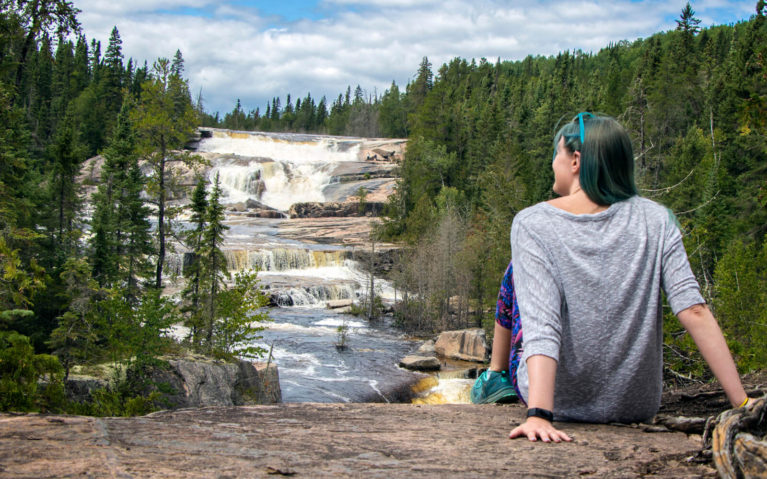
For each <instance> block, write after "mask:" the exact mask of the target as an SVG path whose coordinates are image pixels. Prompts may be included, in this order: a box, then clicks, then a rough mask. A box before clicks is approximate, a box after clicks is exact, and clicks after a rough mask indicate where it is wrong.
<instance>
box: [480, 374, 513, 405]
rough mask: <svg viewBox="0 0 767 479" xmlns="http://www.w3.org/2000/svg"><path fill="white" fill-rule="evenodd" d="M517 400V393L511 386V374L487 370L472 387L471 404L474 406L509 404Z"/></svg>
mask: <svg viewBox="0 0 767 479" xmlns="http://www.w3.org/2000/svg"><path fill="white" fill-rule="evenodd" d="M516 400H517V393H516V391H514V386H512V385H511V379H510V378H509V373H507V372H506V371H502V372H500V373H499V372H498V371H491V370H489V369H486V370H485V371H484V372H483V373H482V374H480V375H479V377H478V378H477V380H476V381H475V382H474V386H472V387H471V402H472V403H474V404H489V403H494V402H497V403H507V402H514V401H516Z"/></svg>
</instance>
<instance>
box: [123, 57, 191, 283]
mask: <svg viewBox="0 0 767 479" xmlns="http://www.w3.org/2000/svg"><path fill="white" fill-rule="evenodd" d="M176 70H178V69H176ZM130 118H131V121H132V122H133V125H134V128H135V131H136V132H137V140H138V141H137V148H138V151H139V153H140V155H141V156H143V158H144V159H145V160H146V161H147V162H149V164H150V165H152V169H153V175H152V177H151V178H150V181H149V184H148V190H149V193H150V194H151V195H152V196H154V197H155V202H156V204H157V208H158V211H157V238H158V241H157V243H158V258H157V269H156V274H155V287H156V288H158V289H160V288H162V278H163V266H164V263H165V253H166V241H167V237H168V236H169V235H171V234H173V232H172V231H171V230H170V223H169V222H170V220H171V219H172V217H173V216H174V211H173V210H171V209H168V208H167V201H168V195H169V193H170V192H171V191H172V190H173V188H174V186H175V183H174V178H173V176H172V175H171V174H170V173H171V172H170V171H169V170H168V164H169V163H171V162H182V163H184V164H186V165H187V166H189V167H194V166H195V165H197V164H199V163H200V162H201V161H202V160H201V159H200V158H199V157H197V156H194V155H190V154H188V153H180V152H178V151H179V150H181V149H182V147H183V146H184V144H185V143H186V141H187V140H188V139H189V138H191V137H192V133H193V131H194V127H195V126H196V124H197V121H198V118H197V114H196V110H195V109H194V107H193V106H192V101H191V97H190V95H189V86H188V84H187V81H186V80H184V79H183V78H182V77H180V76H179V74H178V72H177V71H174V70H173V68H172V65H171V63H170V62H169V60H168V59H166V58H160V59H158V60H157V61H156V62H155V63H154V66H153V75H152V77H151V78H150V79H149V80H147V81H145V82H144V83H143V84H142V85H141V95H140V98H139V101H138V103H137V105H136V107H135V108H134V109H133V110H131V114H130Z"/></svg>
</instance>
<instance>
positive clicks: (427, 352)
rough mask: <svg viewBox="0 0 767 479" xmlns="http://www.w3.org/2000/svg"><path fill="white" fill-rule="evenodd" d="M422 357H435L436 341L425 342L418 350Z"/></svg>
mask: <svg viewBox="0 0 767 479" xmlns="http://www.w3.org/2000/svg"><path fill="white" fill-rule="evenodd" d="M416 352H417V353H418V354H420V355H421V356H434V355H435V354H437V351H436V350H435V349H434V341H432V340H431V339H430V340H428V341H424V342H423V344H422V345H421V346H420V347H419V348H418V349H417V350H416Z"/></svg>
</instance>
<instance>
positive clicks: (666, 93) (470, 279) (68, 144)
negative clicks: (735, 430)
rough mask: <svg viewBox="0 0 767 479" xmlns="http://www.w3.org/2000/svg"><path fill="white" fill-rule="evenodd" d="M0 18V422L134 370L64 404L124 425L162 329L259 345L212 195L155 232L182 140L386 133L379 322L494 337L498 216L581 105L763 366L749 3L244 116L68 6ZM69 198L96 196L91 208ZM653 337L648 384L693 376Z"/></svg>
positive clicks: (763, 151)
mask: <svg viewBox="0 0 767 479" xmlns="http://www.w3.org/2000/svg"><path fill="white" fill-rule="evenodd" d="M0 7H1V12H0V374H1V375H2V376H0V409H2V410H7V409H14V410H43V411H45V410H71V409H67V407H68V406H67V404H66V401H65V399H64V396H63V392H62V391H63V390H62V386H61V384H62V382H63V381H64V380H65V379H66V376H67V375H68V374H69V373H70V370H71V369H72V368H73V367H75V366H76V365H83V364H93V363H96V362H111V363H113V364H114V365H115V366H116V367H117V368H118V369H120V368H122V369H123V370H128V371H132V372H133V374H124V375H123V376H122V377H123V378H132V379H131V380H128V379H125V380H123V381H122V382H116V383H115V385H114V387H113V388H110V389H108V390H105V391H103V395H102V399H103V400H102V401H101V402H100V403H99V404H97V405H94V406H92V407H91V408H90V409H88V410H76V411H74V412H84V413H89V414H135V413H140V412H143V411H146V410H148V409H151V407H152V405H151V401H150V400H148V399H146V398H142V397H141V395H140V394H139V392H138V391H141V390H143V386H142V385H141V384H138V383H137V381H138V382H139V383H140V378H141V377H142V374H141V372H142V371H144V370H146V369H147V368H152V367H162V366H161V364H159V362H158V360H157V356H158V355H160V354H162V353H163V352H168V351H172V350H173V349H174V348H177V347H179V346H178V345H176V344H175V343H174V342H173V341H171V340H170V339H168V338H166V337H165V336H164V335H163V334H161V332H162V331H163V330H165V329H166V328H168V327H169V326H170V325H172V324H176V323H184V324H185V325H186V326H188V327H189V328H190V331H192V334H191V336H190V338H189V339H188V343H189V344H187V346H188V347H190V348H192V349H194V350H198V351H200V352H203V353H206V354H211V355H214V356H219V357H232V356H233V355H234V354H235V351H232V349H231V348H232V344H234V343H235V342H237V341H238V340H240V339H242V338H245V337H250V336H252V335H253V334H256V333H257V331H256V330H254V329H253V328H252V327H250V326H249V324H250V320H249V318H248V316H247V314H248V313H249V312H250V311H252V310H254V309H256V308H257V307H258V306H261V305H263V304H264V297H263V295H261V294H260V291H259V289H258V287H257V280H256V276H255V273H251V274H245V275H239V276H237V277H236V278H233V279H232V281H225V280H228V279H229V278H227V275H228V273H227V272H226V269H225V264H224V263H222V259H221V256H222V254H221V250H220V245H221V244H222V242H223V234H224V230H225V228H226V226H225V225H224V224H223V209H222V205H221V203H220V194H221V191H220V186H219V185H218V184H217V182H213V183H214V184H212V185H206V184H205V183H206V181H207V180H206V179H204V178H202V177H200V178H199V179H198V181H197V187H196V188H195V189H194V191H193V192H192V193H191V196H190V197H191V198H192V204H191V207H190V208H191V210H192V222H193V223H194V226H195V228H194V229H191V230H188V231H185V232H179V231H176V230H175V229H174V222H173V219H174V218H175V216H176V215H178V213H179V212H178V211H176V210H175V209H174V208H173V207H170V206H169V203H168V198H169V197H171V196H172V195H173V194H174V191H176V190H177V189H178V188H179V185H178V184H177V182H175V181H174V173H173V169H172V167H171V165H172V164H174V163H183V164H184V165H186V166H188V167H190V168H195V166H198V165H199V164H200V162H201V160H200V159H199V158H198V157H195V155H193V154H190V153H189V152H187V151H185V150H184V145H185V144H186V143H187V142H188V141H189V139H190V138H191V137H192V136H193V135H194V131H195V128H197V127H199V126H209V127H221V128H231V129H238V130H260V131H284V132H311V133H322V134H333V135H349V136H365V137H393V138H408V139H409V142H408V146H407V155H406V158H405V160H404V162H403V163H402V164H401V166H400V171H399V174H400V177H401V179H400V181H399V183H398V188H397V190H396V193H395V194H394V195H393V196H392V197H390V199H389V202H388V203H387V205H386V208H385V215H384V217H383V218H382V219H381V221H380V222H379V223H378V226H377V228H376V234H377V240H380V241H387V242H397V243H399V244H402V245H404V248H403V251H404V252H403V258H402V261H400V262H399V263H398V265H397V266H396V267H395V269H394V271H393V272H392V273H391V278H390V279H392V280H393V281H394V282H395V284H396V285H397V286H398V288H399V289H400V290H402V291H408V292H411V293H413V294H411V295H410V296H408V295H405V297H404V299H403V300H402V301H401V302H400V303H399V304H398V305H397V307H396V311H395V314H396V318H397V321H398V322H399V324H400V325H401V326H402V327H403V328H405V329H406V330H408V331H413V332H420V333H432V332H434V331H438V330H444V329H450V328H455V327H465V326H481V327H486V328H489V329H492V321H493V310H494V304H495V298H496V295H497V292H498V287H499V285H500V280H501V277H502V275H503V272H504V270H505V268H506V265H507V263H508V261H509V257H510V251H509V228H510V225H511V222H512V219H513V217H514V215H515V214H516V213H517V212H518V211H520V210H521V209H523V208H525V207H527V206H530V205H532V204H535V203H537V202H539V201H543V200H546V199H549V198H551V197H552V195H553V193H552V192H551V185H552V182H553V174H552V172H551V166H550V161H551V159H550V158H551V151H552V147H553V145H552V139H553V136H554V134H555V132H556V131H557V129H558V126H559V125H561V124H562V123H563V122H565V121H569V120H570V119H571V118H572V117H573V116H575V115H576V114H577V113H578V112H581V111H592V112H600V113H605V114H608V115H612V116H614V117H616V118H618V119H619V121H620V122H621V123H622V124H623V125H624V126H625V127H626V128H627V129H628V131H629V132H630V135H631V138H632V141H633V146H634V154H635V161H636V176H637V181H638V184H639V188H640V192H641V194H642V195H643V196H646V197H648V198H651V199H653V200H655V201H657V202H660V203H662V204H664V205H666V206H668V207H669V208H670V209H671V210H672V211H673V212H674V213H675V215H676V217H677V219H678V220H679V222H680V225H681V227H682V231H683V234H684V241H685V247H686V249H687V253H688V256H689V257H690V261H691V263H692V266H693V270H694V272H695V274H696V276H697V277H698V280H699V282H700V284H701V287H702V290H703V293H704V296H705V297H706V300H707V301H708V303H709V305H710V306H711V307H712V309H713V310H714V313H715V315H716V317H717V318H718V320H719V322H720V324H721V326H722V328H723V330H724V332H725V335H726V337H727V339H728V342H729V344H730V347H731V349H732V351H733V353H734V355H735V357H736V360H737V362H738V366H739V368H740V369H741V371H743V372H747V371H750V370H754V369H762V368H764V367H765V366H766V365H767V241H765V233H767V18H765V15H767V5H765V2H764V0H759V1H758V2H756V3H755V12H754V15H753V16H752V17H751V18H750V19H749V20H747V21H741V22H738V23H736V24H734V25H719V26H713V27H709V28H701V27H700V21H699V20H698V19H697V18H696V17H695V12H694V11H693V10H692V8H690V6H689V4H688V5H687V7H685V9H683V10H682V12H681V13H680V16H679V18H678V20H677V28H676V29H674V30H671V31H667V32H659V33H657V34H654V35H652V36H650V37H649V38H642V39H638V40H635V41H621V42H618V43H614V44H610V45H606V46H605V47H604V48H602V49H601V50H600V51H598V52H582V51H564V52H560V53H559V54H557V55H555V56H549V57H543V56H528V57H527V58H524V59H523V60H518V61H501V60H500V59H499V60H496V61H489V60H487V59H484V58H483V59H480V60H467V59H463V58H455V59H453V60H451V61H450V62H448V63H446V64H444V65H441V66H438V67H437V66H434V65H432V64H431V63H430V61H429V60H428V58H424V59H423V60H422V62H421V64H420V65H417V66H416V65H414V67H417V70H416V72H415V75H414V77H413V80H412V81H411V82H409V83H408V84H407V85H405V86H404V87H403V88H402V89H400V87H398V85H397V84H396V83H394V82H392V84H391V86H390V88H389V89H387V90H386V91H384V92H383V93H382V94H381V95H380V96H379V95H378V94H373V95H371V94H369V93H367V92H365V91H364V90H363V89H362V88H361V87H359V86H357V87H356V88H354V89H352V88H351V87H349V88H347V89H346V91H345V92H342V93H341V94H339V95H338V97H337V98H335V99H332V101H331V102H330V103H329V102H328V101H327V100H326V98H324V97H323V98H321V99H319V100H318V101H317V100H316V99H315V98H313V97H312V96H311V94H307V95H306V96H305V97H304V98H296V99H295V102H294V100H293V99H292V98H291V96H290V95H287V96H286V98H285V101H284V104H283V103H282V101H281V99H280V98H279V97H275V98H274V99H273V100H272V101H271V102H270V103H269V104H268V105H266V109H265V111H261V110H260V109H258V108H256V109H254V110H250V111H248V112H246V111H245V108H244V107H243V105H242V104H241V102H240V101H239V100H237V101H236V104H235V107H234V109H233V110H232V111H231V112H228V113H226V114H224V115H223V117H221V115H220V114H219V113H214V114H211V113H209V112H206V111H205V108H204V104H203V98H202V96H201V95H198V96H197V98H193V96H192V94H191V93H190V90H189V84H188V81H187V80H186V79H185V77H184V59H183V56H182V54H181V52H180V51H176V52H175V54H171V53H172V52H169V57H168V58H158V59H156V60H154V61H152V63H151V65H150V64H148V63H147V62H143V63H142V64H138V63H136V62H134V60H133V59H127V60H126V59H125V58H124V56H123V53H122V41H121V39H120V34H119V31H118V29H117V28H116V27H115V28H114V29H113V31H112V34H111V36H110V39H109V42H108V45H106V48H105V49H104V51H103V53H102V45H101V44H100V43H99V42H98V41H95V40H91V41H88V39H87V38H86V37H85V36H84V35H83V33H82V31H81V28H80V24H79V21H78V14H79V13H80V12H79V11H78V9H76V8H75V7H74V6H73V4H72V2H67V1H65V0H38V1H29V0H0ZM96 155H101V156H102V157H103V162H104V163H103V167H102V178H101V181H99V183H98V184H97V185H89V184H88V179H87V175H84V174H83V172H82V171H81V170H82V165H83V163H84V162H85V160H86V159H89V158H92V157H94V156H96ZM87 186H90V187H93V188H96V190H97V191H96V193H94V194H93V196H92V201H91V203H90V204H87V203H86V202H85V201H84V196H83V193H82V191H83V188H84V187H87ZM152 224H154V225H156V227H153V226H152ZM179 236H183V241H185V243H186V244H187V245H188V246H189V247H190V249H191V250H193V251H194V258H195V261H194V264H193V265H191V267H189V268H185V275H187V277H185V278H184V284H185V288H184V290H183V292H182V298H183V299H182V301H181V303H180V304H178V305H177V304H175V303H173V302H171V301H170V300H168V299H167V298H166V297H164V296H163V295H162V287H163V279H164V278H166V277H167V274H168V273H167V271H165V258H166V254H167V248H168V239H169V238H171V237H179ZM227 284H229V286H227ZM665 340H666V341H665V357H666V363H667V370H668V375H669V377H672V378H673V377H677V378H690V377H700V376H704V375H705V374H706V373H705V372H704V370H705V368H704V367H703V366H704V365H703V362H702V360H701V359H700V358H699V357H698V356H697V354H696V353H694V352H693V351H694V349H695V348H694V345H693V344H692V341H691V340H690V339H689V337H688V336H687V335H686V334H685V333H684V330H683V329H682V328H681V326H680V325H679V323H678V322H677V321H676V319H675V318H674V317H673V315H671V314H670V312H669V313H668V314H667V317H666V327H665ZM259 353H260V351H257V350H248V351H237V352H236V354H239V355H258V354H259ZM43 378H44V379H45V381H44V382H42V383H41V382H40V380H41V379H43ZM137 378H138V379H137ZM42 384H44V386H43V385H42Z"/></svg>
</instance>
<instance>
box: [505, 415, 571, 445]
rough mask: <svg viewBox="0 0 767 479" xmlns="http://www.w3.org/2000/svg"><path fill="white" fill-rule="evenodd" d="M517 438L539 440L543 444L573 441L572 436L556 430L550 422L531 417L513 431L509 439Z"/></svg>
mask: <svg viewBox="0 0 767 479" xmlns="http://www.w3.org/2000/svg"><path fill="white" fill-rule="evenodd" d="M516 437H526V438H528V439H529V440H530V441H532V442H535V441H537V440H538V438H540V439H541V441H543V442H552V441H553V442H561V441H572V438H570V436H568V435H567V434H565V433H564V432H562V431H560V430H558V429H557V428H555V427H554V425H553V424H551V423H550V422H549V421H547V420H545V419H541V418H538V417H529V418H527V421H525V422H524V423H523V424H520V425H519V426H517V427H515V428H514V429H512V430H511V433H510V434H509V439H514V438H516Z"/></svg>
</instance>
